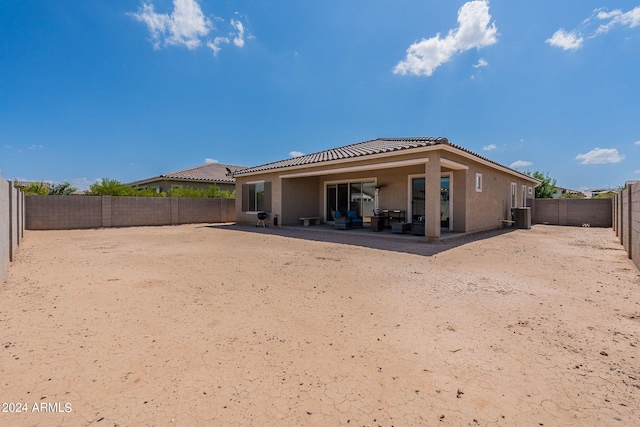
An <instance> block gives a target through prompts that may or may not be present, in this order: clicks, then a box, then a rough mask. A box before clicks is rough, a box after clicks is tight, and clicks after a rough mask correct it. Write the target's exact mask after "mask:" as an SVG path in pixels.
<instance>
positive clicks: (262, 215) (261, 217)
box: [256, 212, 267, 228]
mask: <svg viewBox="0 0 640 427" xmlns="http://www.w3.org/2000/svg"><path fill="white" fill-rule="evenodd" d="M265 219H267V213H266V212H258V223H257V224H256V227H259V226H260V225H262V228H264V227H266V226H265V224H264V220H265Z"/></svg>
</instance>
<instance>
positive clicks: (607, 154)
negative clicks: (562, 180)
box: [576, 148, 624, 165]
mask: <svg viewBox="0 0 640 427" xmlns="http://www.w3.org/2000/svg"><path fill="white" fill-rule="evenodd" d="M623 159H624V156H623V155H620V153H618V150H616V149H615V148H595V149H593V150H591V151H589V152H588V153H586V154H578V155H577V156H576V160H581V162H580V163H582V164H583V165H600V164H605V163H619V162H621V161H622V160H623Z"/></svg>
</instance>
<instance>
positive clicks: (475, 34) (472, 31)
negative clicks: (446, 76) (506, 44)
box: [393, 0, 498, 77]
mask: <svg viewBox="0 0 640 427" xmlns="http://www.w3.org/2000/svg"><path fill="white" fill-rule="evenodd" d="M490 21H491V15H489V2H488V0H474V1H470V2H467V3H465V4H464V5H462V7H461V8H460V10H458V24H459V25H458V28H454V29H451V30H449V33H447V35H446V36H445V37H443V38H442V37H440V33H437V34H436V35H435V37H431V38H430V39H422V40H421V41H419V42H416V43H414V44H412V45H411V46H409V48H408V49H407V56H406V58H405V59H404V60H403V61H400V62H399V63H398V64H397V65H396V66H395V68H394V69H393V72H394V74H401V75H406V74H408V73H410V74H414V75H417V76H427V77H428V76H430V75H431V74H433V72H434V71H435V69H436V68H438V67H439V66H440V65H442V64H444V63H446V62H449V61H450V60H451V58H452V57H453V56H454V55H455V54H457V53H460V52H464V51H466V50H469V49H473V48H476V49H480V48H482V47H486V46H490V45H492V44H494V43H496V42H497V41H498V39H497V34H498V29H497V28H496V25H495V23H491V24H490Z"/></svg>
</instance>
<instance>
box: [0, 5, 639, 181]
mask: <svg viewBox="0 0 640 427" xmlns="http://www.w3.org/2000/svg"><path fill="white" fill-rule="evenodd" d="M638 76H640V1H638V0H636V1H635V2H634V1H617V0H608V1H606V2H605V1H602V0H597V1H591V0H581V1H571V2H558V1H547V0H538V1H535V2H534V1H528V0H522V1H507V0H492V1H469V2H465V1H453V0H446V1H445V0H420V1H418V0H415V1H414V0H393V1H390V0H386V1H383V0H349V1H344V0H341V1H334V0H324V1H290V0H279V1H273V2H267V1H255V0H253V1H242V0H240V1H233V2H232V1H212V0H175V1H171V0H147V1H140V0H132V1H130V0H91V1H81V2H78V1H68V0H57V1H43V0H2V1H0V174H1V175H2V177H3V178H5V179H8V180H12V179H20V180H37V181H40V180H45V181H54V182H62V181H69V182H72V183H73V184H74V185H76V186H77V187H80V188H86V187H88V185H89V184H91V183H92V182H94V181H95V180H97V179H100V178H111V179H117V180H119V181H122V182H127V181H133V180H137V179H142V178H147V177H151V176H155V175H159V174H161V173H165V172H169V171H174V170H178V169H183V168H188V167H192V166H198V165H201V164H205V163H207V162H220V163H226V164H236V165H246V166H253V165H258V164H263V163H267V162H271V161H275V160H281V159H285V158H287V157H290V156H292V155H296V154H299V153H305V154H306V153H312V152H316V151H321V150H325V149H329V148H334V147H337V146H342V145H347V144H351V143H355V142H360V141H365V140H369V139H374V138H379V137H406V136H443V137H446V138H448V139H449V140H450V141H451V142H453V143H455V144H458V145H461V146H463V147H465V148H468V149H470V150H472V151H475V152H477V153H479V154H482V155H484V156H486V157H489V158H490V159H492V160H495V161H497V162H500V163H502V164H504V165H507V166H512V167H514V168H517V169H519V170H530V171H534V170H540V171H543V172H546V173H548V174H549V175H550V176H551V177H553V178H556V179H557V182H558V185H560V186H563V187H568V188H574V189H585V188H602V187H616V186H619V185H623V184H624V182H625V181H627V180H633V179H640V78H639V77H638Z"/></svg>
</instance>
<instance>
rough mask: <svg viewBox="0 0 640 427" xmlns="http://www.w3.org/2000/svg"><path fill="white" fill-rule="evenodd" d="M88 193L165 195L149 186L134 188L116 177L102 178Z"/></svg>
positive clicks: (98, 194)
mask: <svg viewBox="0 0 640 427" xmlns="http://www.w3.org/2000/svg"><path fill="white" fill-rule="evenodd" d="M88 195H91V196H143V197H164V196H165V194H164V193H156V192H155V191H154V190H150V189H147V188H141V189H138V188H133V187H129V186H126V185H124V184H122V183H121V182H120V181H116V180H115V179H109V178H102V182H99V183H98V182H97V183H95V184H92V185H91V187H89V193H88Z"/></svg>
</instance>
